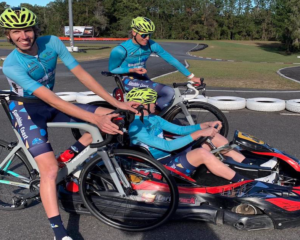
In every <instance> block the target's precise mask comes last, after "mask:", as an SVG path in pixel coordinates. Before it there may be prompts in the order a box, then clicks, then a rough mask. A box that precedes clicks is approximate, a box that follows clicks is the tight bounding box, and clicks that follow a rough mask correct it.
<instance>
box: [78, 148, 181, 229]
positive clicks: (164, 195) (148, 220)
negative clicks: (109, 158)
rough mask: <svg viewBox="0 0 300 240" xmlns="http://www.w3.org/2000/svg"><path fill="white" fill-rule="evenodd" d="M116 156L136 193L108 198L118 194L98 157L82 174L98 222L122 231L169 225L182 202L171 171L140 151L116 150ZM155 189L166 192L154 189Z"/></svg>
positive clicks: (82, 192)
mask: <svg viewBox="0 0 300 240" xmlns="http://www.w3.org/2000/svg"><path fill="white" fill-rule="evenodd" d="M112 155H113V156H114V157H115V159H117V160H118V161H119V163H121V164H120V166H121V168H122V169H123V172H124V174H125V175H126V178H127V179H128V180H129V181H130V184H131V186H132V187H133V189H134V190H133V191H131V192H130V193H129V194H128V195H127V196H126V197H120V196H107V194H108V193H111V192H113V193H118V191H117V190H116V188H115V186H114V184H113V181H112V179H111V177H110V175H109V174H108V170H107V169H106V167H105V165H104V164H103V161H102V160H101V158H100V157H97V158H96V159H95V160H91V161H90V162H89V163H88V164H87V165H86V166H85V168H84V170H83V171H82V173H81V175H80V195H81V197H82V200H83V203H84V205H85V206H86V207H87V208H88V209H89V211H90V212H91V213H92V214H93V215H94V216H95V217H96V218H97V219H99V220H100V221H102V222H104V223H106V224H108V225H109V226H112V227H115V228H117V229H121V230H126V231H146V230H151V229H153V228H156V227H158V226H160V225H162V224H163V223H164V222H166V221H167V220H168V219H169V218H170V217H171V216H172V214H173V213H174V212H175V211H176V209H177V206H178V201H179V193H178V188H177V185H176V183H175V180H174V179H173V177H172V176H171V175H170V172H169V171H167V170H166V169H165V168H164V166H163V165H162V164H161V163H159V162H158V161H157V160H155V159H153V158H151V157H150V156H148V155H145V154H142V153H140V152H136V151H132V150H128V149H115V150H114V152H113V153H112ZM141 169H143V170H141ZM147 170H148V172H147ZM146 172H147V173H148V175H145V174H146ZM150 174H151V176H150ZM160 177H161V179H160ZM143 186H144V187H145V188H146V189H143ZM151 186H152V187H156V188H162V189H164V191H161V192H159V191H158V190H157V189H155V190H153V189H152V190H151ZM139 188H140V189H139ZM105 193H106V194H105ZM101 194H102V195H101ZM105 195H106V196H105Z"/></svg>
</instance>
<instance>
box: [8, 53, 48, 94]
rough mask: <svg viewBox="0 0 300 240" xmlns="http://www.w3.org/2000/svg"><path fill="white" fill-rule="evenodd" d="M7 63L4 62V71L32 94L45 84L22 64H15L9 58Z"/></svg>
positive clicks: (10, 78) (9, 77) (10, 79)
mask: <svg viewBox="0 0 300 240" xmlns="http://www.w3.org/2000/svg"><path fill="white" fill-rule="evenodd" d="M5 60H7V61H5V64H3V69H2V70H3V73H4V75H5V76H6V77H7V78H8V79H9V81H13V82H15V83H16V84H18V85H19V86H21V87H22V88H23V89H24V90H25V91H27V92H28V94H30V95H31V94H32V93H33V92H34V91H35V90H36V89H38V88H39V87H41V86H43V85H42V84H41V83H39V82H37V81H34V80H33V79H32V78H31V76H29V74H28V72H27V71H26V70H25V69H24V68H23V67H22V66H21V65H20V64H16V63H15V64H13V62H10V61H9V59H5Z"/></svg>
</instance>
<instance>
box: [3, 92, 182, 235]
mask: <svg viewBox="0 0 300 240" xmlns="http://www.w3.org/2000/svg"><path fill="white" fill-rule="evenodd" d="M18 99H20V98H18V97H17V96H15V95H14V94H13V93H11V92H3V91H0V101H1V105H2V107H3V109H4V111H5V113H6V115H7V117H8V118H9V119H10V121H11V116H10V111H9V102H10V101H11V100H14V101H18ZM120 114H121V115H122V114H123V115H124V116H131V115H130V114H128V112H125V113H123V112H122V111H120ZM132 114H133V113H132ZM124 119H125V120H124V121H123V122H124V124H127V125H128V122H129V117H125V118H124ZM47 126H48V127H50V128H51V127H62V128H78V129H80V130H83V131H87V132H89V133H90V134H91V135H92V139H93V142H92V144H90V145H89V146H87V147H86V148H85V149H84V150H83V151H82V152H81V153H79V154H78V155H77V156H76V157H75V158H74V159H72V160H71V161H70V162H68V163H66V164H65V166H64V167H62V168H60V170H59V172H58V176H57V180H56V182H57V185H58V186H59V185H60V186H61V185H63V186H65V182H66V181H68V180H70V179H72V180H74V179H76V176H78V179H77V180H78V184H79V192H80V196H81V198H82V201H83V203H84V205H85V207H86V208H87V209H88V210H89V211H90V213H91V214H93V215H94V216H95V217H96V218H97V219H99V220H101V221H103V222H104V223H106V224H108V225H110V226H113V227H115V228H118V229H122V230H129V231H144V230H150V229H153V228H155V227H158V226H160V225H161V224H163V223H164V222H165V221H167V220H168V219H169V218H170V217H171V216H172V214H173V213H174V212H175V211H176V209H177V206H178V199H179V197H178V196H179V195H178V188H177V185H176V183H175V180H174V179H173V177H172V175H170V173H169V172H168V171H167V170H166V169H165V167H164V166H163V165H162V164H160V163H159V162H158V161H156V160H155V159H153V158H151V157H150V156H148V155H146V154H142V153H140V152H138V151H133V150H132V149H128V148H123V149H116V148H115V145H116V144H115V143H114V138H113V137H112V135H108V137H106V138H105V140H103V137H102V135H101V133H100V131H99V129H98V128H97V127H96V126H94V125H91V124H88V123H69V122H68V123H64V122H61V123H47ZM123 128H124V126H122V127H121V126H120V129H123ZM13 131H14V133H15V135H16V137H17V141H16V142H7V141H5V140H0V157H1V158H0V210H18V209H22V208H24V207H26V206H29V205H30V203H31V202H32V201H35V200H39V198H40V197H39V183H40V176H39V169H38V166H37V164H36V162H35V160H34V159H33V157H32V156H31V154H30V153H29V151H28V149H27V148H26V146H25V145H24V143H23V141H22V139H21V136H20V134H19V133H18V132H17V131H16V130H15V129H14V128H13ZM141 170H142V171H141ZM145 173H147V174H145ZM158 176H159V177H158ZM147 182H151V183H152V184H153V183H154V184H157V185H159V186H163V187H164V190H165V192H164V198H166V199H168V201H164V202H159V203H157V202H155V204H154V203H153V202H151V201H149V198H148V197H147V196H144V195H143V187H142V186H141V184H144V185H145V183H147Z"/></svg>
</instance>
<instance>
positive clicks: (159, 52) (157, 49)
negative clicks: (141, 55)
mask: <svg viewBox="0 0 300 240" xmlns="http://www.w3.org/2000/svg"><path fill="white" fill-rule="evenodd" d="M150 44H151V50H152V51H153V52H155V53H156V54H157V55H158V56H160V57H161V58H162V59H164V60H165V61H166V62H167V63H169V64H170V65H172V66H174V67H175V68H177V69H178V71H179V72H181V73H182V74H183V75H184V76H186V77H187V78H188V80H191V81H193V82H197V83H200V78H197V77H195V76H194V74H193V73H190V71H189V70H188V69H186V68H185V67H184V66H183V65H182V64H181V63H180V62H179V61H178V60H177V59H176V58H174V57H173V56H172V55H171V54H170V53H168V52H167V51H166V50H164V49H163V48H162V47H161V46H160V45H159V44H158V43H157V42H154V41H151V42H150Z"/></svg>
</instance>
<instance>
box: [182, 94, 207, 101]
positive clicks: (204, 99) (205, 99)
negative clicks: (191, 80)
mask: <svg viewBox="0 0 300 240" xmlns="http://www.w3.org/2000/svg"><path fill="white" fill-rule="evenodd" d="M185 96H186V95H183V98H184V99H185ZM185 100H186V99H185ZM187 100H188V101H189V102H207V97H204V96H203V95H198V96H197V97H196V98H193V99H190V100H189V98H188V97H187Z"/></svg>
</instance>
